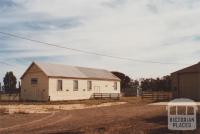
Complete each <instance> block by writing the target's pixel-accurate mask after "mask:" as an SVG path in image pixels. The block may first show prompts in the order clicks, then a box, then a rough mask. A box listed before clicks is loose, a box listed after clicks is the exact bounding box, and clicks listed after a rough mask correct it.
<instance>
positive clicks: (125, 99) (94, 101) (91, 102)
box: [0, 97, 152, 105]
mask: <svg viewBox="0 0 200 134" xmlns="http://www.w3.org/2000/svg"><path fill="white" fill-rule="evenodd" d="M108 102H128V103H131V104H145V103H151V102H152V101H150V100H147V99H141V98H140V97H121V98H120V99H119V100H116V99H89V100H70V101H48V102H36V101H26V102H0V105H66V104H85V105H99V104H102V103H108Z"/></svg>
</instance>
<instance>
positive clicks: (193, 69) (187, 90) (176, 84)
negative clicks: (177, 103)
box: [171, 62, 200, 100]
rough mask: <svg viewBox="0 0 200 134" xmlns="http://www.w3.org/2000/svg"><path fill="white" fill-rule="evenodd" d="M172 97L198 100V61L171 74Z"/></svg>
mask: <svg viewBox="0 0 200 134" xmlns="http://www.w3.org/2000/svg"><path fill="white" fill-rule="evenodd" d="M171 76H172V88H173V90H174V91H175V92H174V97H178V98H189V99H193V100H200V62H199V63H197V64H195V65H192V66H190V67H187V68H184V69H181V70H179V71H176V72H174V73H172V74H171Z"/></svg>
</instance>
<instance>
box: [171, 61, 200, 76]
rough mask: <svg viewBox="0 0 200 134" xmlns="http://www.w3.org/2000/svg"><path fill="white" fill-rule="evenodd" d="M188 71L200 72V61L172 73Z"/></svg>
mask: <svg viewBox="0 0 200 134" xmlns="http://www.w3.org/2000/svg"><path fill="white" fill-rule="evenodd" d="M188 72H198V73H200V62H199V63H197V64H194V65H192V66H189V67H186V68H183V69H181V70H178V71H176V72H173V73H171V74H176V73H188Z"/></svg>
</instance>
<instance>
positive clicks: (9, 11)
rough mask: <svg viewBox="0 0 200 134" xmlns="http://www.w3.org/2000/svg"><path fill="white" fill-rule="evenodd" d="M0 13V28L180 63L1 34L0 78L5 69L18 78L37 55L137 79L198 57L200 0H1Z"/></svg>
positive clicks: (158, 74) (171, 69)
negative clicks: (116, 57)
mask: <svg viewBox="0 0 200 134" xmlns="http://www.w3.org/2000/svg"><path fill="white" fill-rule="evenodd" d="M0 18H1V19H0V32H6V33H12V34H16V35H19V36H22V37H27V38H30V39H34V40H39V41H43V42H48V43H53V44H56V45H60V46H64V47H69V48H75V49H81V50H84V51H91V52H96V53H102V54H106V55H113V56H118V57H126V58H133V59H140V60H145V61H158V62H166V63H168V62H170V63H177V64H152V63H142V62H136V61H129V60H122V59H113V58H108V57H102V56H97V55H91V54H84V53H81V52H75V51H71V50H66V49H61V48H56V47H49V46H45V45H43V44H39V43H35V42H30V41H26V40H22V39H17V38H14V37H9V36H6V35H3V34H0V61H1V62H0V82H2V80H3V77H4V75H5V73H6V72H7V71H13V72H14V74H15V75H16V76H17V78H18V79H19V78H20V76H21V75H22V74H23V73H24V71H25V70H26V68H28V66H29V65H30V64H31V62H33V61H40V62H48V63H57V64H66V65H74V66H84V67H94V68H102V69H107V70H110V71H120V72H123V73H125V74H127V75H129V76H130V77H132V78H133V79H138V78H149V77H162V76H164V75H168V74H170V73H171V72H174V71H176V70H179V69H181V68H183V67H186V66H189V65H192V64H195V63H197V62H199V61H200V60H199V57H200V44H199V43H200V1H199V0H51V1H49V0H1V1H0ZM2 62H6V63H8V64H9V65H8V64H3V63H2ZM10 65H12V66H10Z"/></svg>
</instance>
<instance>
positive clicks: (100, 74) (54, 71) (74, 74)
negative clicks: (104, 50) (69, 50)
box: [21, 62, 120, 81]
mask: <svg viewBox="0 0 200 134" xmlns="http://www.w3.org/2000/svg"><path fill="white" fill-rule="evenodd" d="M34 64H35V65H36V66H37V67H38V68H40V69H41V70H42V71H43V72H44V73H45V75H47V76H48V77H64V78H82V79H101V80H117V81H120V79H119V78H118V77H116V76H115V75H113V74H112V73H111V72H109V71H107V70H104V69H94V68H86V67H76V66H69V65H60V64H52V63H43V62H33V63H32V64H31V65H30V67H29V68H31V67H32V65H34ZM29 68H28V69H27V71H28V70H29ZM27 71H25V73H24V74H23V75H22V77H21V78H23V76H24V75H25V74H26V72H27Z"/></svg>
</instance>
